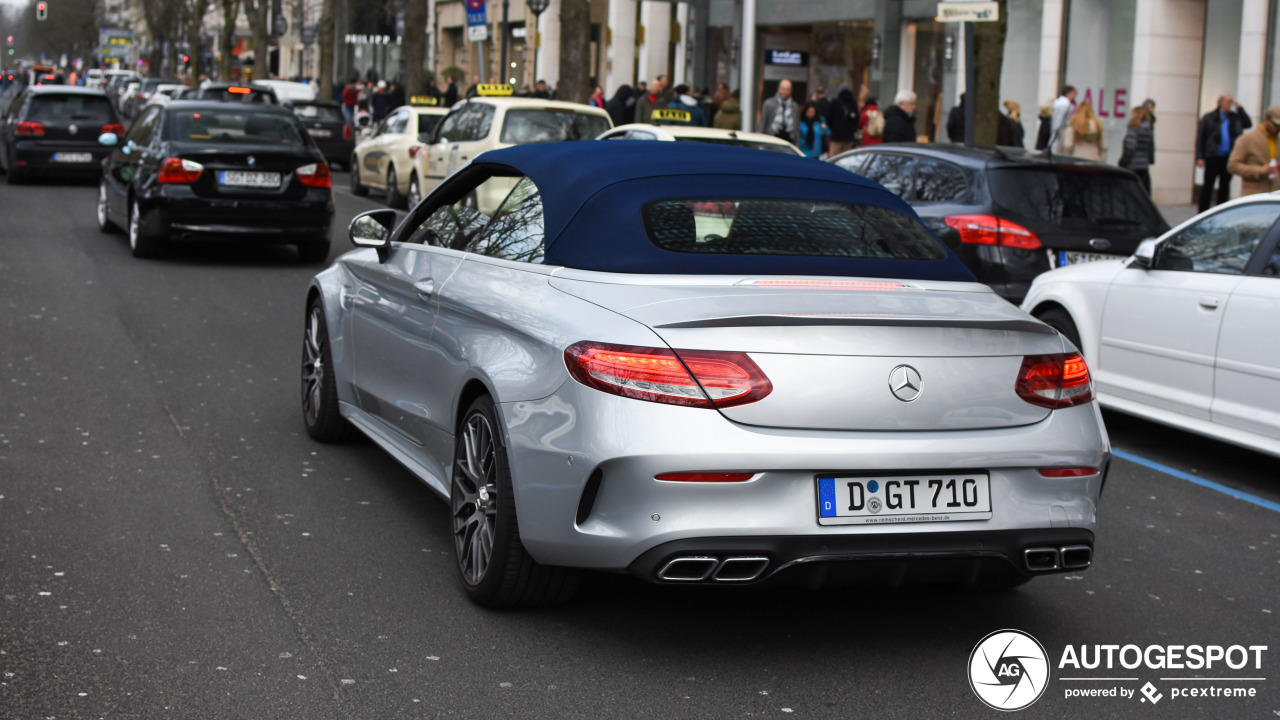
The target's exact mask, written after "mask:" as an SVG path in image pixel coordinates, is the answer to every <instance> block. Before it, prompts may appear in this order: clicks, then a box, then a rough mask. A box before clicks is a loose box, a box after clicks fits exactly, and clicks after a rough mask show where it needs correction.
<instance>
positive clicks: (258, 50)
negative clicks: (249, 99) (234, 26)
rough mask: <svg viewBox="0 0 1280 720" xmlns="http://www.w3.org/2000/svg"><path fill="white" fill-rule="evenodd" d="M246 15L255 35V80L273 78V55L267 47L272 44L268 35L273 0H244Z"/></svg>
mask: <svg viewBox="0 0 1280 720" xmlns="http://www.w3.org/2000/svg"><path fill="white" fill-rule="evenodd" d="M244 14H245V16H246V17H248V18H249V30H250V31H251V32H252V33H253V79H254V80H265V79H267V78H268V77H270V76H271V55H270V50H269V48H268V47H267V46H268V45H269V44H270V42H271V38H270V36H269V35H268V34H267V23H268V22H269V17H268V16H269V15H270V14H271V0H244Z"/></svg>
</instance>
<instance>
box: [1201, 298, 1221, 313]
mask: <svg viewBox="0 0 1280 720" xmlns="http://www.w3.org/2000/svg"><path fill="white" fill-rule="evenodd" d="M1200 307H1202V308H1204V309H1205V310H1217V309H1218V298H1216V297H1209V296H1208V295H1202V296H1200Z"/></svg>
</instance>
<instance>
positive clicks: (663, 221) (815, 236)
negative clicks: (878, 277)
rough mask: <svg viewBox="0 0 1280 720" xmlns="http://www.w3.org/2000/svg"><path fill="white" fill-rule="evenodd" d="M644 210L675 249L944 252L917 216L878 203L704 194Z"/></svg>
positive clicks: (901, 256) (924, 255)
mask: <svg viewBox="0 0 1280 720" xmlns="http://www.w3.org/2000/svg"><path fill="white" fill-rule="evenodd" d="M641 212H642V215H643V216H644V225H645V230H646V232H647V233H648V234H649V240H650V241H651V242H653V244H654V245H657V246H658V247H660V248H662V249H663V250H670V251H673V252H681V253H705V254H716V255H787V256H806V257H841V258H868V259H886V260H941V259H942V258H944V257H946V251H945V250H943V248H942V246H941V245H940V244H939V243H938V241H937V240H936V239H935V238H934V237H933V235H931V234H930V233H929V231H928V230H927V229H926V228H925V227H924V226H923V225H921V224H920V222H919V221H917V220H915V219H913V218H912V217H910V216H908V215H906V214H905V213H902V212H899V211H897V210H892V209H889V208H885V207H880V206H876V205H855V204H852V203H841V202H815V201H811V200H790V199H741V200H734V199H715V198H705V199H679V200H659V201H656V202H651V203H649V204H647V205H645V206H644V208H643V209H642V211H641Z"/></svg>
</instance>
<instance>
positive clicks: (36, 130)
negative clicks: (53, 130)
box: [13, 120, 44, 136]
mask: <svg viewBox="0 0 1280 720" xmlns="http://www.w3.org/2000/svg"><path fill="white" fill-rule="evenodd" d="M13 134H14V135H35V136H40V135H44V125H42V124H40V123H38V122H33V121H31V120H23V121H22V122H20V123H18V126H17V127H15V128H14V129H13Z"/></svg>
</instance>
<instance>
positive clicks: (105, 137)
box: [98, 133, 120, 147]
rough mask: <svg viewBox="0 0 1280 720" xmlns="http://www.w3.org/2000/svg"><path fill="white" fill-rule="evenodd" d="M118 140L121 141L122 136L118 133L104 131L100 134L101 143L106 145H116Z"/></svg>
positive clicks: (99, 141) (99, 142) (99, 140)
mask: <svg viewBox="0 0 1280 720" xmlns="http://www.w3.org/2000/svg"><path fill="white" fill-rule="evenodd" d="M118 142H120V136H119V135H116V134H115V133H102V134H101V135H99V136H98V144H99V145H106V146H107V147H115V145H116V143H118Z"/></svg>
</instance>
